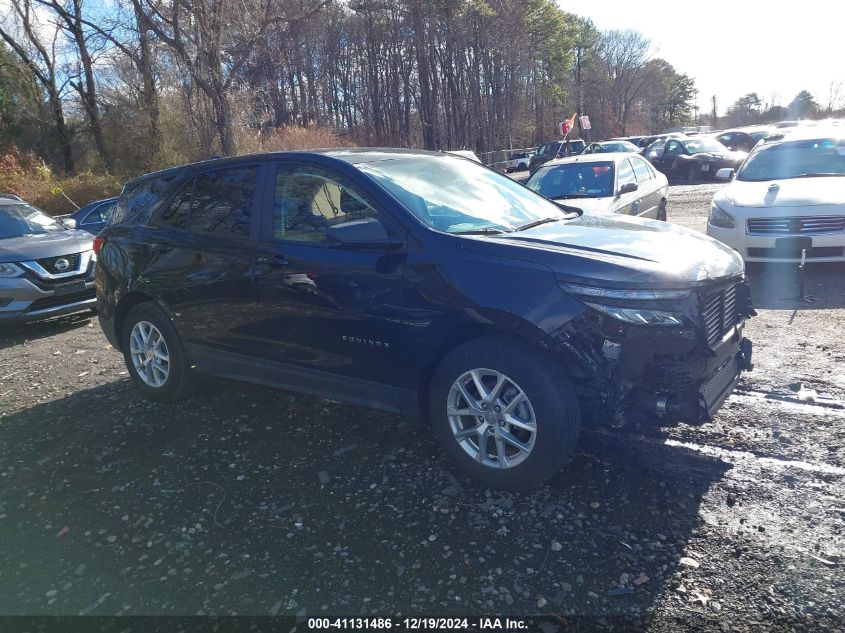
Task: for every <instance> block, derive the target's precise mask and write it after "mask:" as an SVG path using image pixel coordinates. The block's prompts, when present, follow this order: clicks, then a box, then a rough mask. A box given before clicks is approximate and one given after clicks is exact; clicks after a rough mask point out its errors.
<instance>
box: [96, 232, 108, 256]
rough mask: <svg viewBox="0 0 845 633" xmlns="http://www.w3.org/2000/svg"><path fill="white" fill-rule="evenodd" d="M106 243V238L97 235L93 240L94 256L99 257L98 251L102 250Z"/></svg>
mask: <svg viewBox="0 0 845 633" xmlns="http://www.w3.org/2000/svg"><path fill="white" fill-rule="evenodd" d="M105 243H106V238H104V237H103V236H102V235H98V236H97V237H95V238H94V255H99V254H100V251H101V250H103V244H105Z"/></svg>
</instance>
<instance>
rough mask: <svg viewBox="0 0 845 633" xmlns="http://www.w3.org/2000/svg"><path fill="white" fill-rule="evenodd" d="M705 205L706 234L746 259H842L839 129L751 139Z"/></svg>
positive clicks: (843, 155) (843, 140)
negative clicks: (743, 155)
mask: <svg viewBox="0 0 845 633" xmlns="http://www.w3.org/2000/svg"><path fill="white" fill-rule="evenodd" d="M716 177H717V178H722V179H731V178H732V180H731V182H730V184H729V185H728V186H727V187H724V188H722V189H721V190H719V191H718V192H717V193H716V195H715V196H714V197H713V202H712V204H711V205H710V217H709V219H708V221H707V234H708V235H710V236H711V237H715V238H716V239H718V240H720V241H721V242H724V243H725V244H727V245H728V246H732V247H733V248H735V249H736V250H737V251H739V253H740V254H741V255H742V257H743V258H744V259H745V261H747V262H799V261H800V260H801V256H802V252H803V253H804V255H805V256H806V259H807V261H815V262H835V261H845V130H834V129H829V130H827V131H824V130H820V129H819V128H810V129H807V130H806V132H797V131H795V132H790V133H789V134H785V135H783V138H770V139H767V140H766V142H765V143H761V144H759V145H757V147H756V148H755V149H754V151H753V152H751V154H749V156H748V158H747V159H746V161H745V162H744V163H743V164H742V166H741V167H740V168H739V171H737V172H736V174H735V175H734V173H733V170H731V169H722V170H719V172H718V173H717V174H716Z"/></svg>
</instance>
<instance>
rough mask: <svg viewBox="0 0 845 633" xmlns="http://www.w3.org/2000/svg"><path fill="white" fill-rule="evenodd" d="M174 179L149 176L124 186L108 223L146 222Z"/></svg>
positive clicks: (165, 195) (111, 224) (164, 196)
mask: <svg viewBox="0 0 845 633" xmlns="http://www.w3.org/2000/svg"><path fill="white" fill-rule="evenodd" d="M173 181H174V177H173V176H169V177H158V178H149V179H147V180H142V181H141V182H139V183H136V184H133V185H131V186H127V187H124V188H123V193H121V194H120V198H119V199H118V201H117V204H116V205H115V207H114V212H113V213H112V214H111V218H110V219H109V224H108V225H109V226H113V225H115V224H146V223H147V222H148V221H149V219H150V216H151V215H152V213H153V211H155V210H156V209H157V208H158V207H159V206H160V205H161V203H162V202H163V201H164V199H165V198H166V197H167V194H168V191H169V189H170V185H172V184H173Z"/></svg>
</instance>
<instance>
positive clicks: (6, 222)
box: [0, 202, 66, 240]
mask: <svg viewBox="0 0 845 633" xmlns="http://www.w3.org/2000/svg"><path fill="white" fill-rule="evenodd" d="M64 230H66V229H65V227H64V226H63V225H62V224H61V223H60V222H59V221H57V220H56V219H54V218H51V217H50V216H49V215H47V214H46V213H44V212H43V211H41V210H40V209H36V208H35V207H33V206H31V205H28V204H26V203H25V202H21V203H16V204H3V205H0V240H4V239H7V238H10V237H23V236H24V235H44V234H46V233H57V232H58V231H64Z"/></svg>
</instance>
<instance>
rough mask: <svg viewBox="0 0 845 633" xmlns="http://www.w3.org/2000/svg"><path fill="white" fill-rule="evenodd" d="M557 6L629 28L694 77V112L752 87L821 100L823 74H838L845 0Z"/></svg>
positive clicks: (723, 105)
mask: <svg viewBox="0 0 845 633" xmlns="http://www.w3.org/2000/svg"><path fill="white" fill-rule="evenodd" d="M557 4H558V6H560V8H561V9H563V10H564V11H567V12H569V13H575V14H577V15H581V16H584V17H587V18H590V19H591V20H592V21H593V23H594V24H595V25H596V27H597V28H599V29H600V30H607V29H633V30H636V31H640V32H641V33H643V34H644V35H645V36H646V37H648V38H649V39H650V40H651V41H652V45H653V47H654V51H653V53H654V54H655V55H656V56H659V57H662V58H664V59H665V60H666V61H668V62H669V63H670V64H672V65H673V66H674V67H675V69H676V70H678V71H679V72H685V73H687V74H688V75H691V76H692V77H694V78H695V82H696V86H697V88H698V105H699V108H700V111H701V112H702V113H709V112H711V110H712V104H711V101H710V100H711V98H712V97H713V95H715V96H716V99H717V106H718V109H719V114H720V115H722V114H724V113H725V110H726V109H727V108H728V106H730V105H731V104H732V103H733V102H734V101H736V100H737V98H739V97H741V96H743V95H745V94H747V93H749V92H756V93H757V94H758V95H759V96H760V98H761V99H762V100H763V101H764V102H767V103H773V104H774V105H778V104H780V105H784V106H785V105H788V104H789V102H790V101H792V98H793V97H794V96H795V95H796V94H797V93H798V92H799V91H800V90H809V91H810V92H811V93H812V94H813V96H815V98H816V101H817V102H819V104H820V105H822V106H823V107H826V106H827V103H828V100H829V95H830V84H831V82H832V81H833V82H843V83H842V89H841V96H840V99H841V100H842V101H843V102H845V40H843V35H842V34H843V31H842V25H843V21H845V0H801V1H800V2H790V3H788V4H787V3H786V2H776V1H772V0H769V1H768V2H764V1H762V0H707V1H706V2H695V1H690V0H686V1H685V0H643V1H642V2H634V1H632V0H557Z"/></svg>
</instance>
